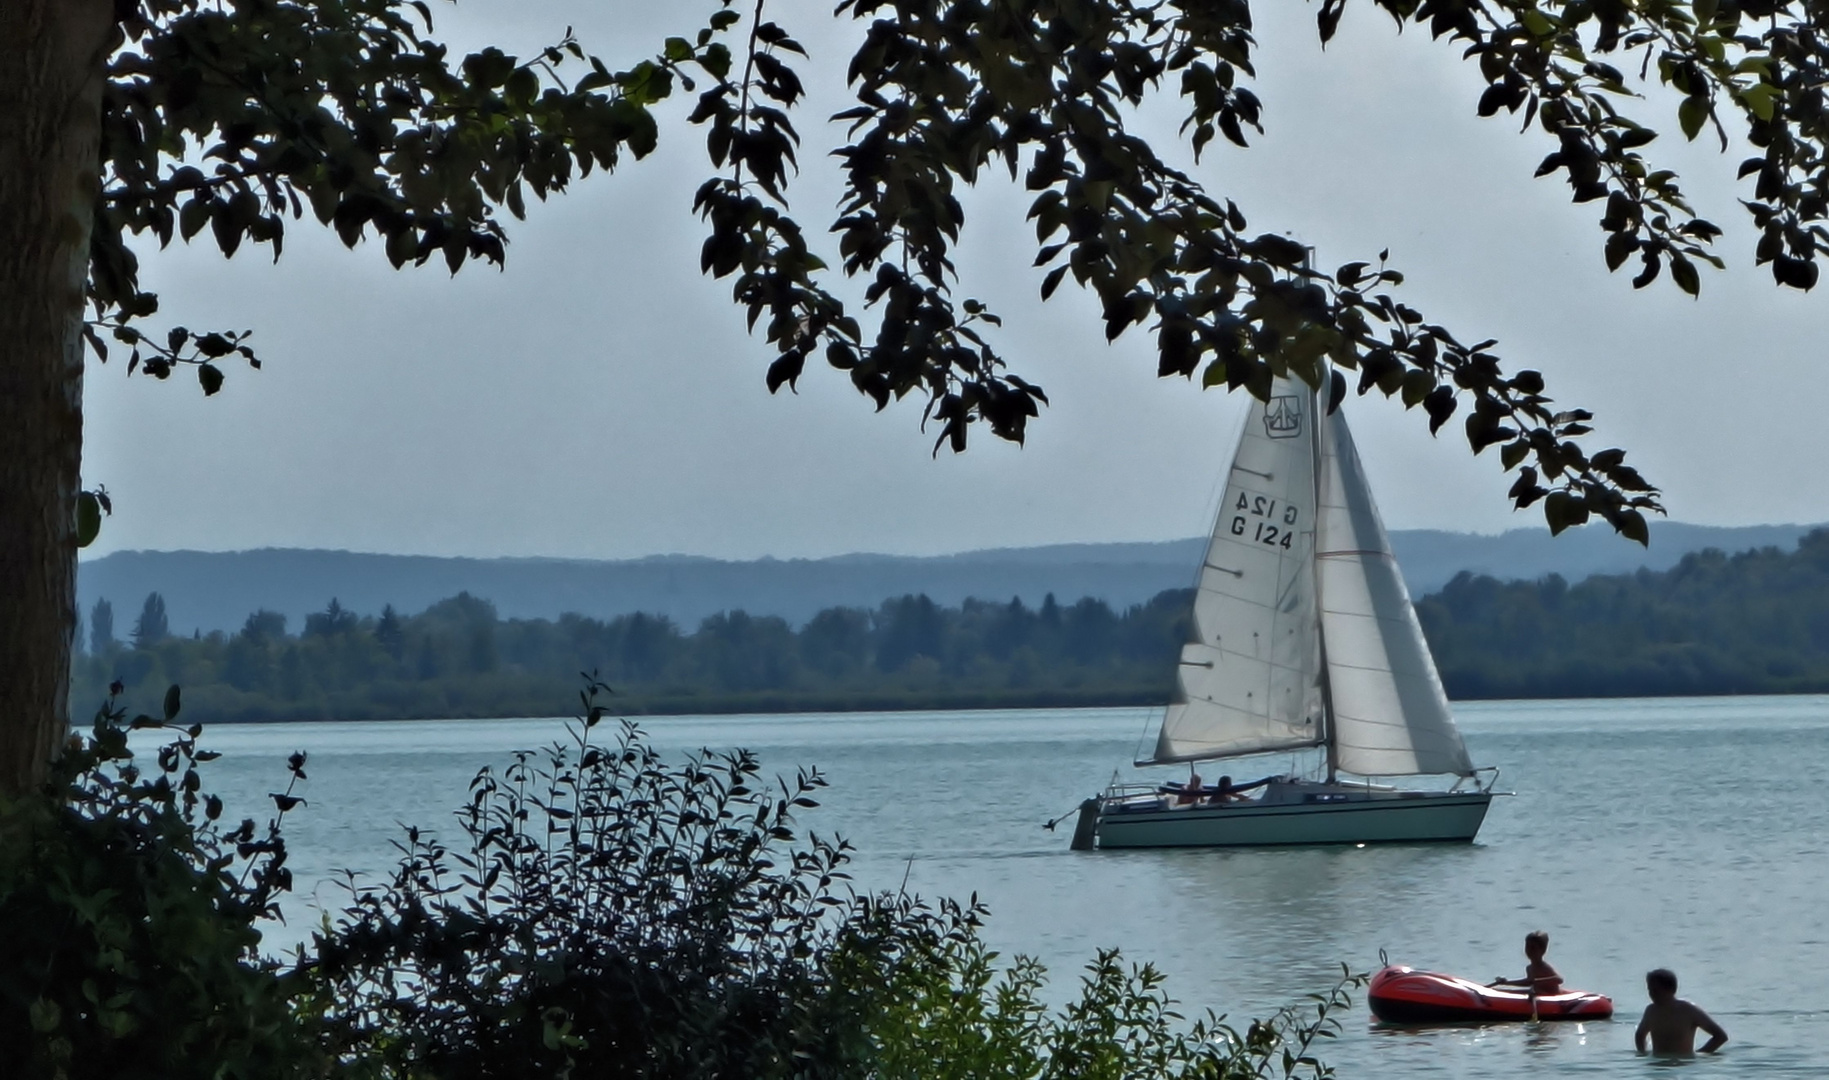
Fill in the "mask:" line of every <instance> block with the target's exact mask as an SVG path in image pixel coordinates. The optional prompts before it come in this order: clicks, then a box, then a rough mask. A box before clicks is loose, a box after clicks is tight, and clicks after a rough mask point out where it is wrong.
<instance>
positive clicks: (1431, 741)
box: [1315, 411, 1473, 776]
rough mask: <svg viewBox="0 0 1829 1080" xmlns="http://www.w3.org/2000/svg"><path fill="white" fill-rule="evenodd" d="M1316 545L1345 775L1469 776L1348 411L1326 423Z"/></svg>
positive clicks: (1336, 729) (1339, 757) (1469, 763)
mask: <svg viewBox="0 0 1829 1080" xmlns="http://www.w3.org/2000/svg"><path fill="white" fill-rule="evenodd" d="M1316 544H1317V547H1318V550H1317V552H1316V560H1315V561H1316V563H1317V565H1318V567H1319V572H1320V594H1321V633H1322V635H1323V637H1324V638H1325V640H1326V642H1327V677H1328V688H1329V691H1330V693H1331V695H1332V699H1333V702H1332V703H1333V710H1334V718H1333V734H1334V744H1335V755H1336V761H1337V763H1338V765H1339V767H1340V768H1342V769H1344V770H1346V771H1347V772H1351V773H1357V774H1359V775H1360V776H1410V775H1415V774H1419V773H1455V774H1458V775H1462V776H1465V775H1470V774H1471V773H1472V772H1473V762H1472V761H1471V760H1470V759H1469V758H1468V756H1467V747H1466V745H1465V744H1464V743H1462V741H1461V733H1460V730H1459V729H1458V728H1456V727H1455V726H1454V715H1453V713H1452V712H1450V711H1449V707H1448V695H1447V694H1446V693H1445V692H1444V691H1443V690H1442V680H1441V676H1440V675H1438V674H1437V673H1436V670H1435V661H1434V659H1433V658H1431V657H1430V655H1429V645H1428V642H1427V641H1425V640H1424V639H1423V631H1422V627H1421V626H1420V625H1419V624H1418V623H1417V621H1416V610H1415V609H1414V608H1412V607H1411V606H1410V591H1409V590H1408V589H1407V588H1405V587H1404V581H1403V575H1402V574H1401V573H1400V572H1399V571H1398V568H1397V559H1396V557H1395V556H1393V555H1392V553H1391V542H1390V539H1389V538H1388V537H1387V536H1386V535H1385V531H1384V522H1383V521H1382V520H1380V518H1379V516H1378V507H1377V505H1376V504H1374V503H1373V502H1372V491H1371V488H1370V487H1368V486H1367V485H1366V480H1365V469H1364V467H1363V466H1361V465H1360V463H1359V452H1358V450H1357V449H1355V448H1354V446H1353V436H1352V433H1351V432H1350V431H1348V430H1347V427H1346V417H1345V416H1344V415H1343V414H1342V413H1341V412H1339V411H1336V412H1335V413H1334V415H1332V416H1330V417H1327V418H1326V419H1325V420H1324V421H1323V422H1322V428H1321V505H1320V525H1319V532H1318V538H1317V540H1316Z"/></svg>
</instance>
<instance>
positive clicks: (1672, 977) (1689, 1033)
mask: <svg viewBox="0 0 1829 1080" xmlns="http://www.w3.org/2000/svg"><path fill="white" fill-rule="evenodd" d="M1645 991H1646V993H1648V994H1650V995H1651V1004H1650V1005H1648V1006H1646V1008H1645V1018H1644V1019H1642V1020H1640V1021H1639V1022H1638V1030H1637V1031H1635V1032H1633V1033H1632V1044H1633V1045H1634V1046H1636V1047H1638V1052H1639V1053H1641V1054H1642V1053H1644V1052H1645V1041H1646V1040H1647V1039H1649V1040H1650V1041H1651V1052H1652V1053H1654V1054H1668V1055H1673V1056H1676V1055H1681V1056H1683V1057H1688V1056H1690V1055H1692V1054H1694V1053H1695V1052H1696V1029H1697V1028H1701V1029H1702V1030H1703V1031H1706V1032H1708V1041H1707V1042H1705V1043H1703V1044H1702V1052H1703V1053H1704V1054H1712V1053H1714V1052H1715V1051H1717V1050H1719V1049H1721V1044H1722V1043H1725V1042H1727V1032H1725V1031H1723V1030H1721V1025H1720V1024H1717V1023H1715V1022H1714V1020H1713V1019H1711V1018H1710V1017H1709V1015H1708V1014H1707V1013H1705V1012H1703V1011H1702V1010H1701V1009H1700V1008H1698V1007H1697V1006H1696V1005H1695V1004H1694V1003H1693V1002H1688V1001H1684V1000H1683V999H1682V998H1680V997H1678V996H1677V976H1676V973H1675V972H1673V971H1671V970H1669V969H1668V968H1658V969H1657V970H1656V971H1652V972H1649V973H1647V974H1646V975H1645Z"/></svg>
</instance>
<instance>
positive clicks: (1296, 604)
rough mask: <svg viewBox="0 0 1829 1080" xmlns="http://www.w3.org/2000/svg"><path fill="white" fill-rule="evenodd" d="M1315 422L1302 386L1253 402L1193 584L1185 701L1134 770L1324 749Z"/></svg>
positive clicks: (1183, 670) (1275, 388)
mask: <svg viewBox="0 0 1829 1080" xmlns="http://www.w3.org/2000/svg"><path fill="white" fill-rule="evenodd" d="M1314 423H1315V396H1314V392H1313V391H1312V390H1310V389H1309V388H1308V387H1307V386H1306V385H1305V384H1303V383H1300V382H1292V381H1288V380H1284V379H1277V380H1276V381H1275V382H1274V383H1273V384H1272V386H1271V391H1270V400H1269V401H1268V402H1253V403H1252V405H1251V412H1250V414H1249V415H1248V416H1247V418H1246V420H1245V430H1244V433H1243V434H1242V435H1241V436H1240V437H1239V440H1238V451H1237V453H1236V454H1235V455H1234V456H1233V460H1232V471H1231V474H1230V475H1229V476H1228V477H1227V481H1226V492H1225V497H1224V499H1223V500H1222V501H1221V503H1220V511H1219V520H1218V521H1217V522H1216V523H1215V525H1214V529H1213V539H1212V541H1211V542H1210V543H1209V544H1208V546H1207V556H1206V560H1205V562H1204V563H1203V564H1202V565H1201V569H1200V579H1199V581H1198V583H1197V585H1196V592H1195V598H1194V629H1195V634H1196V640H1195V641H1193V642H1190V643H1189V644H1187V645H1186V646H1184V647H1183V649H1182V652H1181V667H1180V688H1181V693H1180V694H1179V695H1177V697H1178V700H1177V701H1176V702H1175V703H1174V704H1172V705H1170V706H1169V708H1168V713H1167V715H1166V716H1165V717H1164V718H1163V721H1162V730H1161V732H1160V734H1159V735H1158V736H1157V739H1156V750H1155V754H1154V755H1153V757H1151V758H1148V759H1146V760H1144V761H1141V762H1139V763H1138V764H1160V763H1166V762H1175V761H1196V760H1200V759H1204V758H1215V757H1232V756H1234V755H1238V754H1254V753H1261V752H1263V751H1267V750H1285V749H1294V748H1299V747H1305V746H1315V745H1317V744H1318V743H1319V741H1320V738H1321V734H1322V731H1321V727H1322V725H1321V714H1322V706H1321V690H1320V681H1321V642H1320V620H1319V618H1318V614H1319V613H1318V609H1317V605H1316V600H1315V561H1314V541H1315V441H1316V437H1315V429H1314Z"/></svg>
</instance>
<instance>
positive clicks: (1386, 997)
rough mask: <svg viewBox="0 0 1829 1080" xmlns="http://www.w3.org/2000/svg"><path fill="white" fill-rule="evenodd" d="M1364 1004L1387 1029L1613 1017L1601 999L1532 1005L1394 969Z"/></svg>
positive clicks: (1574, 996) (1502, 993)
mask: <svg viewBox="0 0 1829 1080" xmlns="http://www.w3.org/2000/svg"><path fill="white" fill-rule="evenodd" d="M1366 1003H1367V1004H1368V1005H1369V1006H1371V1009H1372V1015H1373V1016H1376V1017H1377V1018H1378V1019H1380V1020H1382V1021H1384V1022H1385V1023H1387V1024H1464V1023H1515V1022H1519V1021H1529V1020H1543V1021H1549V1020H1606V1019H1608V1018H1610V1017H1612V1015H1613V1000H1612V999H1611V998H1609V997H1607V996H1606V995H1604V994H1590V993H1587V992H1586V991H1582V990H1567V991H1563V992H1562V993H1558V994H1540V995H1538V996H1537V997H1536V999H1535V1000H1532V998H1531V995H1530V994H1528V993H1525V992H1524V991H1522V990H1517V989H1506V988H1503V987H1496V986H1483V985H1481V984H1479V983H1476V982H1473V981H1471V980H1469V979H1463V978H1460V977H1458V976H1455V975H1440V974H1437V973H1435V972H1433V971H1417V970H1416V969H1414V968H1408V967H1403V966H1400V965H1396V964H1393V965H1391V966H1389V967H1386V968H1383V969H1382V970H1380V971H1379V972H1378V973H1377V974H1376V975H1373V976H1372V981H1371V984H1370V985H1369V986H1368V987H1367V988H1366Z"/></svg>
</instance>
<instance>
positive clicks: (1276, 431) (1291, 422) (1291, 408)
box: [1264, 394, 1302, 439]
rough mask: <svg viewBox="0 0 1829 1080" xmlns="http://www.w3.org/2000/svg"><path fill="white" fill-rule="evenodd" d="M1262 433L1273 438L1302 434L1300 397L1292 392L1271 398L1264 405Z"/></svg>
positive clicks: (1288, 437)
mask: <svg viewBox="0 0 1829 1080" xmlns="http://www.w3.org/2000/svg"><path fill="white" fill-rule="evenodd" d="M1264 433H1265V434H1266V435H1269V436H1270V437H1271V438H1273V439H1293V438H1295V437H1296V436H1298V435H1300V434H1302V399H1301V398H1298V397H1296V396H1295V395H1294V394H1288V395H1280V396H1278V397H1273V398H1271V399H1270V402H1269V404H1267V405H1265V406H1264Z"/></svg>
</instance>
